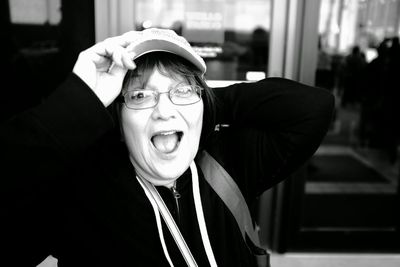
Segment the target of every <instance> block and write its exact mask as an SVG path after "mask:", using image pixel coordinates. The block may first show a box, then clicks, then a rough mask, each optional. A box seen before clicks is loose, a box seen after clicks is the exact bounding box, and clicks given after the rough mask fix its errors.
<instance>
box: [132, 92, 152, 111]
mask: <svg viewBox="0 0 400 267" xmlns="http://www.w3.org/2000/svg"><path fill="white" fill-rule="evenodd" d="M156 98H157V96H156V93H155V92H154V91H152V90H131V91H127V92H126V93H125V94H124V99H125V104H126V105H127V107H128V108H132V109H144V108H150V107H153V106H155V105H156V104H157V101H156Z"/></svg>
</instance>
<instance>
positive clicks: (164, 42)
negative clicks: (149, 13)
mask: <svg viewBox="0 0 400 267" xmlns="http://www.w3.org/2000/svg"><path fill="white" fill-rule="evenodd" d="M139 34H140V35H139V36H138V38H137V39H135V40H134V41H133V42H132V43H131V44H130V45H129V46H128V47H127V50H128V51H130V52H133V53H134V54H135V56H134V58H133V60H135V59H136V58H138V57H140V56H142V55H145V54H148V53H151V52H156V51H161V52H169V53H173V54H175V55H178V56H181V57H183V58H185V59H186V60H188V61H189V62H191V63H192V64H193V65H195V66H196V67H197V68H198V69H199V70H200V71H201V73H202V74H203V75H204V74H205V72H206V69H207V68H206V64H205V62H204V60H203V59H202V58H201V57H200V56H199V55H198V54H197V53H196V52H195V51H194V49H193V48H192V47H191V46H190V44H189V43H188V42H187V41H186V39H185V38H183V37H181V36H179V35H177V34H176V33H175V32H174V31H172V30H166V29H157V28H151V29H146V30H144V31H141V32H139Z"/></svg>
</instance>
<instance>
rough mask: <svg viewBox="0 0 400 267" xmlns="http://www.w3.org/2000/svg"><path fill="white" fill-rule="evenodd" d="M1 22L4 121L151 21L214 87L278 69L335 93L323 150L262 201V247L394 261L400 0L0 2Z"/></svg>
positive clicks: (309, 258)
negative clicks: (187, 48) (188, 50)
mask: <svg viewBox="0 0 400 267" xmlns="http://www.w3.org/2000/svg"><path fill="white" fill-rule="evenodd" d="M0 27H1V28H0V30H1V33H2V41H1V51H2V53H3V56H2V58H3V62H2V64H0V66H1V72H0V73H1V77H2V81H3V82H2V84H3V85H2V87H1V91H2V92H1V93H2V96H3V101H2V103H1V104H0V118H1V120H2V121H3V120H6V119H8V118H9V117H11V116H13V115H14V114H16V113H18V112H21V111H23V110H25V109H27V108H29V107H32V106H34V105H37V104H39V103H40V102H41V101H43V99H44V98H46V96H47V95H49V94H50V93H51V92H52V91H53V90H54V89H55V87H57V85H58V84H59V83H60V82H62V81H63V80H64V79H65V77H66V76H67V75H68V74H69V73H70V72H71V70H72V67H73V64H74V62H75V60H76V58H77V56H78V54H79V52H80V51H82V50H84V49H86V48H88V47H90V46H92V45H93V44H94V43H95V42H97V41H101V40H103V39H105V38H107V37H110V36H115V35H118V34H121V33H123V32H126V31H129V30H141V29H145V28H150V27H161V28H169V29H172V30H175V31H176V32H177V33H179V34H181V35H183V36H184V37H185V38H187V39H188V41H189V42H190V43H191V44H192V45H193V46H194V48H195V49H196V51H197V52H198V53H199V54H200V55H201V56H203V57H204V59H205V61H206V64H207V67H208V72H207V75H206V78H207V79H208V82H209V84H210V85H211V86H216V87H218V86H224V85H227V84H231V83H235V82H241V81H256V80H259V79H263V78H265V77H273V76H275V77H277V76H278V77H285V78H289V79H293V80H297V81H299V82H302V83H305V84H309V85H315V86H318V87H322V88H324V89H325V90H329V91H331V92H332V93H333V94H334V95H335V97H336V108H335V114H334V117H333V119H332V123H331V127H330V130H329V132H328V134H327V136H326V138H325V139H324V141H323V143H322V145H321V146H320V148H319V149H318V151H317V152H316V154H315V155H314V156H313V157H312V158H311V160H310V161H309V162H307V163H306V164H305V165H304V166H303V167H302V168H301V169H300V170H299V171H298V172H297V173H295V174H294V175H293V176H292V177H291V178H290V179H288V180H286V181H285V182H283V183H281V184H279V185H278V186H276V187H275V188H272V189H271V190H269V191H268V192H266V193H265V194H264V195H263V196H262V197H261V198H260V202H259V206H258V207H256V210H257V211H258V214H259V215H258V225H259V227H260V235H261V239H262V243H263V245H264V246H265V247H266V248H267V249H268V250H269V251H271V253H272V264H273V266H276V267H280V266H282V267H283V266H300V267H301V266H308V267H310V266H364V267H365V266H371V267H372V266H385V267H386V266H389V267H390V266H400V256H399V255H400V254H399V251H400V242H399V241H400V238H399V237H400V235H399V230H400V226H399V221H400V219H399V204H400V197H399V182H398V181H399V136H400V129H399V127H400V120H399V116H400V85H399V83H400V70H399V68H400V47H399V35H400V0H320V1H318V0H310V1H306V0H279V1H278V0H86V1H81V0H68V1H67V0H8V1H7V0H5V1H1V23H0ZM4 61H5V62H4ZM266 164H267V163H266ZM21 257H23V255H21ZM56 264H57V263H56V259H54V258H52V257H49V258H48V259H46V260H45V262H43V263H42V264H41V265H40V266H41V267H50V266H56Z"/></svg>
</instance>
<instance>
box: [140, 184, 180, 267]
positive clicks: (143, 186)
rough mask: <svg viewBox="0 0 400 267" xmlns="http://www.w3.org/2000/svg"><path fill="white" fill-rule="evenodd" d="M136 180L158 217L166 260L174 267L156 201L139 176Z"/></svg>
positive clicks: (159, 231)
mask: <svg viewBox="0 0 400 267" xmlns="http://www.w3.org/2000/svg"><path fill="white" fill-rule="evenodd" d="M136 179H137V180H138V181H139V184H140V185H141V186H142V188H143V191H144V193H145V194H146V196H147V198H148V199H149V201H150V203H151V206H152V207H153V211H154V215H155V216H156V222H157V229H158V235H159V237H160V241H161V246H162V248H163V251H164V255H165V258H167V261H168V263H169V265H170V266H171V267H174V264H173V263H172V260H171V258H170V256H169V253H168V249H167V245H166V244H165V240H164V232H163V229H162V225H161V217H160V212H159V211H158V207H157V203H156V202H155V201H154V199H153V197H152V196H151V194H150V192H148V190H146V189H145V185H144V184H143V182H142V181H141V180H140V179H139V178H138V177H137V176H136Z"/></svg>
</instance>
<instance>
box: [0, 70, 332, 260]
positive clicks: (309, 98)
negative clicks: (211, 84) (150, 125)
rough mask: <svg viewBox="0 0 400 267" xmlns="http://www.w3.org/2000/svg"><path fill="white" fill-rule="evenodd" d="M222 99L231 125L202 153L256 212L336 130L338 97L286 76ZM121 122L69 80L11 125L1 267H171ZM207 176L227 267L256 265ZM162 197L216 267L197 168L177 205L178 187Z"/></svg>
mask: <svg viewBox="0 0 400 267" xmlns="http://www.w3.org/2000/svg"><path fill="white" fill-rule="evenodd" d="M214 90H215V93H216V96H217V99H218V112H217V123H222V124H229V125H230V127H228V128H223V130H220V131H216V132H215V133H214V134H213V135H212V136H210V137H209V138H208V140H207V142H206V144H205V146H204V147H203V149H206V150H207V151H208V152H209V153H210V154H212V155H213V156H214V157H215V158H217V159H218V161H219V162H220V163H221V165H223V166H224V168H225V169H226V170H227V171H228V172H229V173H230V175H231V176H232V177H233V178H234V179H235V181H236V182H237V184H238V186H239V187H240V189H241V191H242V193H243V195H244V196H245V198H246V200H247V202H248V204H249V206H251V205H252V203H253V202H254V201H255V199H256V197H257V196H259V195H260V194H261V193H262V192H264V191H265V190H267V189H269V188H271V187H272V186H274V185H275V184H277V183H278V182H280V181H282V180H283V179H285V178H287V177H288V176H289V175H290V174H291V173H292V172H293V171H294V170H296V168H298V167H299V166H301V165H302V164H303V163H304V162H305V161H306V160H307V159H308V158H309V157H311V155H312V154H313V153H314V152H315V150H316V149H317V147H318V146H319V144H320V142H321V140H322V138H323V137H324V135H325V134H326V131H327V129H328V126H329V124H330V121H331V115H332V110H333V102H334V101H333V97H332V95H331V94H330V93H328V92H327V91H326V90H324V89H318V88H313V87H308V86H305V85H302V84H299V83H296V82H293V81H289V80H285V79H281V78H269V79H265V80H262V81H260V82H257V83H241V84H236V85H233V86H229V87H226V88H216V89H214ZM10 101H14V100H10ZM16 104H17V103H16ZM116 124H117V123H115V122H114V121H113V118H112V116H111V115H110V113H109V112H108V110H107V109H106V108H104V106H103V105H102V103H101V102H100V101H99V100H98V98H97V97H96V96H95V95H94V93H93V92H92V91H91V90H90V89H89V88H88V87H87V86H86V85H85V84H84V83H83V82H82V81H81V80H80V79H79V78H78V77H77V76H75V75H71V77H69V78H68V79H67V81H66V82H65V83H64V84H63V85H61V86H60V87H59V88H58V89H57V90H56V91H55V92H54V93H53V94H52V95H51V96H50V97H49V98H48V99H47V100H46V101H45V102H44V103H43V104H41V105H40V106H38V107H36V108H34V109H32V110H29V111H26V112H24V113H22V114H19V115H18V116H15V117H14V118H13V119H11V120H9V121H7V122H6V123H3V125H1V128H0V142H1V158H2V159H1V173H2V174H1V180H0V190H1V192H0V194H1V199H0V200H1V202H0V203H1V218H0V219H1V228H0V231H1V237H0V242H1V245H2V246H1V247H2V249H1V255H0V256H1V257H0V261H1V263H0V265H2V266H10V267H11V266H35V265H37V264H39V263H40V262H41V261H42V260H43V259H44V258H45V257H47V256H48V255H53V256H54V257H56V258H57V259H58V260H59V262H58V265H59V267H64V266H119V267H122V266H168V262H167V261H166V259H165V257H164V254H163V250H162V247H161V243H160V240H159V236H158V231H157V227H156V221H155V218H154V213H153V210H152V208H151V205H150V203H149V201H148V199H147V198H146V196H145V194H144V192H143V190H142V188H141V187H140V185H139V184H138V183H137V181H136V179H135V170H134V168H133V166H132V164H131V163H130V161H129V159H128V154H127V150H126V148H125V145H124V144H123V143H122V142H121V141H120V140H118V138H116V136H117V135H116V134H115V132H117V131H118V126H117V125H116ZM198 170H199V172H200V174H199V176H200V177H199V179H200V192H201V195H202V203H203V209H204V216H205V220H206V224H207V229H208V234H209V236H210V241H211V244H212V248H213V251H214V254H215V257H216V260H217V263H218V264H219V266H253V265H254V263H253V259H252V257H251V255H250V253H249V251H248V249H247V247H246V246H245V244H244V242H243V240H242V237H241V235H240V231H239V229H238V227H237V225H236V222H235V220H234V218H233V216H232V215H231V214H230V212H229V210H228V209H227V208H226V207H225V205H224V204H223V203H222V201H221V199H219V197H218V196H217V195H216V193H215V192H214V191H213V190H212V189H211V188H210V186H209V185H208V184H207V183H206V182H205V180H204V178H203V176H202V173H201V171H200V168H198ZM158 190H159V192H160V194H161V196H162V197H163V199H164V201H165V202H166V204H167V206H168V207H169V209H170V210H171V213H172V214H173V216H174V217H175V219H176V221H177V223H178V225H179V227H180V229H181V232H182V234H183V236H184V237H185V239H186V241H187V243H188V245H189V247H190V249H191V251H192V253H193V255H194V257H195V259H196V261H197V263H198V264H199V266H207V265H208V263H207V259H206V255H205V251H204V248H203V245H202V242H201V236H200V233H199V227H198V224H197V219H196V213H195V209H194V204H193V194H192V187H191V175H190V170H188V171H186V173H185V174H184V175H182V177H180V178H179V179H178V183H177V190H178V191H179V193H180V195H181V197H180V198H179V199H178V203H177V202H176V199H175V198H174V196H173V194H172V192H171V191H170V190H169V189H167V188H163V187H162V188H158ZM177 205H178V206H179V213H178V212H177ZM164 235H165V239H166V243H167V247H168V251H169V253H170V255H171V257H172V261H173V262H174V264H175V266H185V264H184V261H183V259H182V257H181V256H180V253H179V250H178V248H177V247H176V245H175V243H174V241H173V239H172V237H171V236H170V234H169V231H168V230H167V229H166V228H165V225H164Z"/></svg>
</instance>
